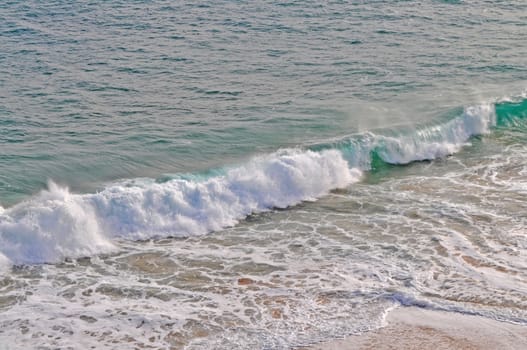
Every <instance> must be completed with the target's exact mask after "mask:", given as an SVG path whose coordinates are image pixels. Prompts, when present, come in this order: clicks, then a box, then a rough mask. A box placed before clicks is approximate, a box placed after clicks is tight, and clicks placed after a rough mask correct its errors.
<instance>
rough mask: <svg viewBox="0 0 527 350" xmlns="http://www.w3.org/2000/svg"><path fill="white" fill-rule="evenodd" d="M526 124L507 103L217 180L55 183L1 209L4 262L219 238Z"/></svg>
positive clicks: (524, 111)
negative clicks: (269, 214) (254, 219)
mask: <svg viewBox="0 0 527 350" xmlns="http://www.w3.org/2000/svg"><path fill="white" fill-rule="evenodd" d="M525 118H527V100H526V99H524V98H523V99H517V100H507V101H498V102H495V103H485V104H479V105H474V106H469V107H466V108H464V109H463V111H462V112H460V113H459V114H458V115H457V116H455V117H453V118H450V119H448V120H446V121H443V122H440V123H436V124H429V125H422V126H417V127H413V128H406V129H401V130H390V131H384V132H378V131H377V132H373V131H370V132H366V133H363V134H357V135H350V136H347V137H344V138H341V139H339V140H337V141H333V142H327V143H321V144H317V145H311V146H308V147H299V148H295V149H282V150H278V151H276V152H274V153H271V154H266V155H260V156H255V157H253V158H252V159H250V160H249V161H247V162H246V163H244V164H241V165H238V166H231V167H224V168H222V169H218V170H215V171H210V172H209V175H208V176H199V175H198V174H196V175H195V176H193V175H192V174H191V175H187V176H184V175H181V176H175V177H173V178H169V179H166V180H164V181H158V182H156V181H155V180H153V179H133V180H125V181H121V182H118V183H114V184H110V185H108V186H107V187H105V188H104V189H102V190H101V191H100V192H96V193H86V194H75V193H71V192H70V191H69V190H68V188H67V187H63V186H59V185H57V184H55V183H54V182H52V181H50V182H49V184H48V189H46V190H43V191H42V192H40V193H39V194H38V195H36V196H34V197H32V198H30V199H29V200H26V201H23V202H21V203H19V204H17V205H15V206H13V207H9V208H2V207H0V247H1V248H0V265H2V266H4V267H5V266H9V265H10V264H16V265H20V264H36V263H56V262H60V261H62V260H64V259H65V258H78V257H84V256H93V255H97V254H104V253H111V252H115V251H116V250H118V247H117V244H116V242H117V241H118V240H149V239H156V238H163V237H188V236H195V235H203V234H207V233H210V232H215V231H219V230H221V229H223V228H226V227H230V226H234V225H236V224H237V223H238V222H239V221H240V220H243V219H244V218H246V217H247V216H248V215H250V214H253V213H260V212H264V211H268V210H272V209H273V208H287V207H291V206H294V205H297V204H299V203H301V202H303V201H314V200H317V199H318V198H320V197H322V196H324V195H327V194H328V193H329V192H330V191H331V190H333V189H337V188H346V187H348V186H350V185H352V184H353V183H355V182H357V181H360V180H361V178H362V177H363V174H364V173H365V172H371V171H375V170H376V169H377V168H378V167H381V166H382V164H391V165H406V164H410V163H412V162H416V161H424V160H434V159H438V158H444V157H447V156H449V155H452V154H454V153H456V152H459V151H460V150H461V149H462V148H463V147H465V146H468V145H470V140H471V138H473V137H475V136H480V135H486V134H490V133H491V132H492V130H493V129H495V128H507V127H511V126H517V125H519V124H521V123H523V122H524V120H525Z"/></svg>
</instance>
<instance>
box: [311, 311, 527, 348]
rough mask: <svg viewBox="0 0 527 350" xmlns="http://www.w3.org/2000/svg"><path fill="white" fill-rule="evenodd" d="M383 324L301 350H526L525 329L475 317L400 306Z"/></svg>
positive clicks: (526, 327) (526, 333)
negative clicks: (384, 324) (368, 330)
mask: <svg viewBox="0 0 527 350" xmlns="http://www.w3.org/2000/svg"><path fill="white" fill-rule="evenodd" d="M386 321H387V324H386V326H385V327H384V328H381V329H379V330H376V331H372V332H368V333H364V334H361V335H356V336H350V337H348V338H345V339H342V340H334V341H330V342H325V343H320V344H317V345H314V346H311V347H307V348H304V349H302V350H351V349H353V350H357V349H360V350H373V349H375V350H378V349H401V350H402V349H405V350H423V349H433V350H443V349H462V350H473V349H474V350H475V349H478V350H480V349H481V350H495V349H509V350H524V349H527V326H520V325H514V324H510V323H504V322H498V321H494V320H490V319H487V318H484V317H479V316H469V315H463V314H458V313H451V312H442V311H430V310H424V309H418V308H407V307H401V308H398V309H396V310H394V311H392V312H391V313H390V314H389V315H388V316H387V319H386Z"/></svg>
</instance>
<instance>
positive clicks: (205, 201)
mask: <svg viewBox="0 0 527 350" xmlns="http://www.w3.org/2000/svg"><path fill="white" fill-rule="evenodd" d="M360 175H361V173H360V171H359V170H356V169H350V168H349V166H348V163H347V162H346V161H345V160H344V159H343V158H342V155H341V153H340V152H339V151H337V150H328V151H324V152H320V153H317V152H312V151H301V150H284V151H280V152H277V153H274V154H270V155H267V156H261V157H256V158H254V159H252V160H251V161H249V162H248V163H247V164H245V165H243V166H240V167H236V168H233V169H231V170H228V171H227V172H226V174H225V175H223V176H216V177H212V178H210V179H208V180H204V181H192V180H184V179H175V180H172V181H169V182H165V183H162V184H158V183H145V184H137V183H136V184H134V185H130V184H126V183H122V184H116V185H113V186H110V187H108V188H106V189H105V190H103V191H102V192H99V193H95V194H85V195H78V194H71V193H70V192H69V191H68V190H67V189H66V188H61V187H59V186H57V185H55V184H53V183H50V185H49V189H48V190H47V191H43V192H42V193H41V194H40V195H38V196H37V197H35V198H33V199H32V200H30V201H27V202H23V203H21V204H19V205H17V206H15V207H13V208H10V209H7V210H5V211H4V212H3V213H0V247H1V248H0V249H1V251H0V252H1V253H3V254H4V255H5V256H7V257H8V258H9V259H10V260H11V261H12V262H13V263H16V264H21V263H40V262H57V261H61V260H63V259H64V258H65V257H79V256H90V255H94V254H97V253H104V252H109V251H111V250H112V249H114V244H113V243H112V242H113V240H114V239H116V238H120V239H134V240H137V239H149V238H152V237H166V236H189V235H199V234H204V233H207V232H211V231H216V230H219V229H221V228H224V227H227V226H232V225H235V224H236V223H237V222H238V220H240V219H243V218H244V217H246V216H247V215H249V214H251V213H253V212H261V211H265V210H268V209H270V208H273V207H277V208H285V207H287V206H291V205H295V204H298V203H299V202H301V201H305V200H314V199H316V198H318V197H320V196H322V195H324V194H327V193H328V192H329V191H330V190H331V189H334V188H341V187H345V186H348V185H349V184H350V183H352V182H354V181H358V179H359V178H360Z"/></svg>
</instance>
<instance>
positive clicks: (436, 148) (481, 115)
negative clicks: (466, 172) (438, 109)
mask: <svg viewBox="0 0 527 350" xmlns="http://www.w3.org/2000/svg"><path fill="white" fill-rule="evenodd" d="M495 124H496V114H495V107H494V105H493V104H481V105H477V106H472V107H468V108H466V109H465V111H464V113H463V115H462V116H460V117H458V118H455V119H452V120H451V121H449V122H447V123H445V124H441V125H437V126H431V127H426V128H423V129H421V130H417V131H416V132H415V133H412V134H410V135H403V136H400V137H385V136H380V137H379V138H378V139H377V140H376V145H377V147H378V151H377V152H378V154H379V156H380V157H381V158H382V159H383V160H384V161H385V162H387V163H390V164H408V163H410V162H414V161H422V160H432V159H436V158H442V157H446V156H448V155H451V154H454V153H456V152H458V151H459V150H460V149H461V148H462V147H463V146H465V145H467V142H468V140H469V139H470V138H471V137H472V136H476V135H483V134H488V133H489V132H490V130H491V127H492V126H494V125H495Z"/></svg>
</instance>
